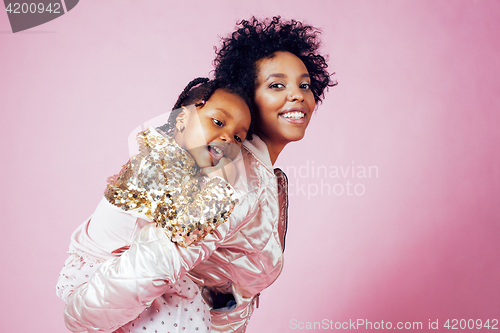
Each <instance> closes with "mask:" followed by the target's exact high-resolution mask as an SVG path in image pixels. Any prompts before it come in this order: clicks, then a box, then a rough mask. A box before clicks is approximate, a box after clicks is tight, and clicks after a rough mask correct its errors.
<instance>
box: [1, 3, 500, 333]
mask: <svg viewBox="0 0 500 333" xmlns="http://www.w3.org/2000/svg"><path fill="white" fill-rule="evenodd" d="M277 14H279V15H282V16H283V17H286V18H296V19H298V20H303V21H305V22H307V23H310V24H313V25H315V26H318V27H320V28H322V30H323V31H324V33H323V41H324V52H325V53H328V54H329V56H330V62H329V63H330V67H331V69H332V70H333V71H335V72H336V73H337V74H336V79H337V80H338V81H339V85H338V86H337V87H335V88H333V89H330V92H329V93H327V97H326V100H325V101H324V103H323V104H322V105H321V106H320V107H319V109H318V111H317V113H316V114H315V116H314V117H313V119H312V122H311V125H310V128H309V129H308V133H307V136H306V138H305V139H304V140H302V141H301V142H299V143H294V144H291V145H289V146H288V147H287V148H286V150H285V151H284V152H283V153H282V155H281V156H280V158H279V160H278V163H277V166H281V167H282V168H283V169H284V170H285V171H286V170H287V168H288V173H289V178H290V183H291V184H292V186H291V188H290V203H291V207H290V211H289V213H290V218H289V231H288V237H287V243H286V251H285V259H286V262H285V268H284V270H283V273H282V275H281V277H280V278H279V279H278V280H277V281H276V282H275V284H273V285H272V286H271V287H270V288H269V289H268V290H266V291H265V292H264V293H263V294H262V296H261V301H260V307H259V309H257V310H256V311H255V314H254V316H253V318H252V320H251V323H250V326H249V328H248V332H291V331H296V330H295V329H293V326H292V325H291V321H292V320H296V322H297V323H298V322H303V323H306V322H314V321H321V320H323V319H327V320H328V321H330V320H332V321H333V322H334V323H335V322H344V321H349V320H352V321H356V320H357V319H364V320H368V321H371V322H381V321H382V320H383V321H384V322H387V321H391V322H392V323H393V325H396V323H397V322H407V321H409V322H414V321H420V322H422V323H423V325H424V330H422V331H427V329H426V328H427V327H428V322H429V319H430V320H431V321H435V320H437V319H438V320H439V326H440V327H441V328H442V325H443V324H444V323H445V320H446V319H448V318H449V319H453V318H456V319H482V320H483V322H484V321H486V319H490V320H491V319H493V318H496V319H500V286H499V281H500V269H499V259H500V242H499V237H498V236H499V232H500V204H499V201H500V171H499V170H500V153H499V143H500V141H499V140H500V131H499V126H500V112H499V111H500V99H499V96H500V56H499V54H500V52H499V51H500V23H499V22H500V2H499V1H496V0H481V1H472V0H470V1H466V0H461V1H409V0H397V1H368V0H364V1H347V0H344V1H337V0H335V1H311V2H305V1H290V0H287V1H254V2H250V1H245V2H243V1H188V2H180V1H177V2H172V1H170V2H169V3H167V2H165V1H161V2H160V1H144V2H137V1H134V2H132V1H123V0H122V1H118V0H113V1H111V0H109V1H81V2H80V3H79V4H78V5H77V6H76V7H75V8H74V9H73V10H72V11H71V12H69V13H68V14H66V15H63V16H62V17H60V18H58V19H56V20H54V21H52V22H49V23H47V24H44V25H42V26H39V27H36V28H33V29H31V30H28V31H26V32H22V33H17V34H12V33H11V32H10V26H9V23H8V20H7V15H6V13H5V12H3V11H2V12H0V48H1V51H0V60H1V62H0V80H1V81H0V82H1V83H0V84H1V87H0V88H1V90H0V91H1V93H0V94H1V95H0V96H1V99H0V107H1V115H2V123H1V128H2V131H1V135H2V140H1V143H0V145H1V147H2V148H1V149H2V150H1V151H2V155H3V157H2V163H1V166H0V168H1V173H0V174H1V184H2V185H1V188H2V195H1V198H2V200H1V202H2V206H1V207H2V212H3V214H2V215H3V220H4V222H3V223H2V225H3V232H2V233H1V236H0V237H1V239H0V253H1V254H0V256H1V257H0V258H1V259H0V260H1V261H0V267H1V272H2V274H1V275H2V278H1V284H0V295H1V297H0V302H1V303H0V306H1V310H2V311H1V312H0V331H1V332H16V333H17V332H30V333H31V332H51V333H62V332H67V331H66V328H65V326H64V323H63V318H62V310H63V302H62V301H61V300H59V299H58V298H57V297H56V296H55V291H54V286H55V283H56V280H57V277H58V273H59V270H60V268H61V266H62V264H63V262H64V260H65V258H66V256H67V255H66V250H67V246H68V243H69V237H70V234H71V232H72V231H73V230H74V229H75V228H76V227H77V226H78V225H79V224H80V223H81V222H82V221H83V220H84V219H85V218H87V217H88V216H89V215H90V214H91V213H92V211H93V209H94V208H95V206H96V204H97V202H98V201H99V199H100V197H101V195H102V192H103V190H104V186H105V180H106V178H107V177H108V176H109V175H111V174H113V173H116V172H117V171H119V169H120V167H121V165H122V164H123V163H124V162H125V161H126V159H127V156H128V147H127V139H128V135H129V133H130V132H131V131H132V130H133V129H134V128H136V127H137V126H138V125H139V124H141V123H143V122H144V121H147V120H148V119H151V118H153V117H155V116H157V115H159V114H161V113H163V112H166V111H167V110H169V109H170V108H171V106H172V105H173V103H174V101H175V99H176V96H177V95H178V94H179V92H180V91H181V89H182V88H183V87H184V85H185V84H186V83H187V82H188V81H189V80H191V79H192V78H194V77H196V76H204V75H207V73H208V72H209V71H210V70H211V69H212V65H211V61H212V59H213V57H214V51H213V46H214V45H218V40H219V36H223V35H226V34H228V33H229V32H231V31H232V30H233V28H234V25H235V22H236V21H237V20H239V19H241V18H248V17H250V15H257V16H260V17H264V16H272V15H277ZM318 166H323V167H326V168H328V170H329V174H327V175H325V174H324V173H322V174H321V175H320V177H318V175H317V172H316V171H317V169H315V168H317V167H318ZM353 166H355V167H356V169H355V170H356V171H358V170H360V168H362V167H366V168H367V167H369V166H372V167H376V169H377V170H378V177H377V174H375V173H372V175H371V178H368V177H367V178H360V177H358V175H357V173H355V174H354V177H353V174H352V173H351V169H349V171H348V172H347V173H345V176H343V175H342V173H341V172H340V171H339V177H338V178H333V177H330V176H331V175H333V173H332V174H330V171H331V170H333V169H334V168H335V167H337V168H338V169H339V170H340V168H341V167H342V168H343V170H344V171H347V168H348V167H349V168H352V167H353ZM294 167H295V169H294ZM301 167H302V168H301ZM372 170H375V169H374V168H372ZM294 171H296V172H294ZM313 171H314V172H315V173H314V176H313V174H312V172H313ZM294 173H295V174H294ZM347 182H349V183H350V184H352V187H351V188H350V193H351V194H352V193H353V189H354V185H356V184H361V185H358V186H357V187H356V189H357V190H358V194H359V193H361V190H362V189H364V193H363V194H362V195H357V194H353V195H348V193H347V185H346V184H347ZM321 184H323V190H324V192H323V194H321V192H320V188H321ZM324 184H328V185H330V186H332V187H334V188H335V189H336V193H337V194H339V193H340V190H341V189H342V188H344V193H342V194H341V195H335V194H332V193H330V194H328V193H327V192H326V191H327V188H326V185H324ZM336 184H339V185H336ZM335 186H336V187H335ZM343 186H344V187H343ZM315 189H316V190H317V191H318V192H317V193H315ZM457 327H458V326H457ZM497 327H499V326H497ZM443 330H444V329H443ZM317 331H319V330H317ZM361 331H363V329H361Z"/></svg>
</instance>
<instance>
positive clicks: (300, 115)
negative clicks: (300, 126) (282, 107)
mask: <svg viewBox="0 0 500 333" xmlns="http://www.w3.org/2000/svg"><path fill="white" fill-rule="evenodd" d="M281 116H282V117H283V118H293V119H300V118H304V117H305V116H306V115H305V114H304V113H303V112H300V111H295V112H287V113H283V114H282V115H281Z"/></svg>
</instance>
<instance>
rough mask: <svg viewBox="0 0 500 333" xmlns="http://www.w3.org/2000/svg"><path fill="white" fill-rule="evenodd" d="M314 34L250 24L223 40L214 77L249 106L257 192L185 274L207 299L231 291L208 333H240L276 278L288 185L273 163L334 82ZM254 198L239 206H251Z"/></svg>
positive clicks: (252, 180)
mask: <svg viewBox="0 0 500 333" xmlns="http://www.w3.org/2000/svg"><path fill="white" fill-rule="evenodd" d="M317 36H318V31H317V30H316V29H315V28H313V27H311V26H308V25H303V24H302V23H300V22H297V21H290V22H281V20H280V18H279V17H274V18H273V19H272V20H271V21H262V22H259V20H257V19H255V18H252V20H250V21H242V22H241V23H240V24H239V28H238V29H237V30H236V31H235V32H233V33H232V34H231V35H230V37H228V38H226V39H224V40H223V45H222V48H221V49H220V50H219V51H218V54H217V58H216V59H215V64H216V69H215V76H216V78H218V77H225V78H228V77H229V78H231V80H232V82H233V84H234V85H238V86H241V87H243V88H244V89H245V90H246V91H247V93H248V94H249V96H250V98H251V99H252V100H253V102H254V107H255V110H256V114H255V116H256V120H255V133H256V134H257V135H254V136H253V139H252V140H247V141H246V142H244V144H243V146H244V149H243V160H244V161H245V165H246V170H252V171H253V172H248V171H247V181H248V184H250V188H251V189H252V190H254V192H258V194H257V195H256V196H255V200H256V205H257V211H256V212H252V211H249V212H247V215H246V216H245V217H241V216H233V218H239V219H241V220H242V221H243V223H240V226H239V229H238V231H237V232H236V233H235V234H234V235H232V236H231V237H230V238H229V239H226V240H225V241H223V242H222V243H221V244H220V245H219V247H218V248H217V249H216V250H215V252H214V253H213V254H212V255H211V256H210V258H208V260H205V261H203V262H201V263H200V264H199V265H197V266H196V267H194V269H192V270H191V271H190V272H189V273H188V275H189V276H191V277H192V278H193V280H194V281H195V282H196V283H197V284H198V285H200V286H204V287H205V288H209V289H211V290H215V291H216V293H215V292H212V293H211V295H216V296H218V297H219V298H220V299H222V300H224V301H225V300H227V299H231V298H232V297H231V296H222V295H220V293H222V294H224V293H228V291H230V292H231V294H232V295H233V296H234V298H235V299H236V302H237V306H236V309H235V310H233V311H227V310H228V309H227V307H225V308H223V310H222V311H221V309H212V310H211V313H212V330H213V331H216V332H244V331H245V328H246V325H247V324H248V321H249V319H250V315H251V314H252V311H253V307H254V303H255V302H256V301H257V302H258V296H259V293H260V292H261V291H262V290H263V289H265V288H267V287H268V286H269V285H270V284H271V283H273V281H274V280H275V279H276V278H277V277H278V275H279V274H280V272H281V269H282V263H283V255H282V252H283V250H284V248H285V233H286V227H287V212H286V210H287V205H288V203H287V197H286V187H287V184H286V176H285V175H284V173H283V172H282V171H281V170H279V169H275V170H273V167H272V165H273V164H274V163H275V162H276V160H277V158H278V156H279V154H280V152H281V151H282V150H283V148H284V147H285V146H286V145H287V144H288V143H290V142H293V141H297V140H300V139H302V138H303V136H304V134H305V130H306V128H307V125H308V124H309V121H310V119H311V116H312V113H313V111H314V108H315V106H316V104H317V103H318V102H320V101H321V98H322V97H323V92H324V90H325V88H327V87H329V86H334V85H335V84H336V82H334V81H332V80H331V78H330V74H329V73H328V72H327V71H326V68H327V64H326V61H325V59H324V57H322V56H321V55H320V54H319V53H318V52H317V51H318V48H319V45H320V44H319V40H318V38H317ZM252 199H253V198H247V199H245V200H244V201H243V203H242V204H241V205H243V206H251V205H254V207H255V203H254V200H252ZM241 208H242V207H237V209H235V213H239V212H240V211H241ZM233 214H234V213H233ZM253 214H255V215H253ZM230 220H231V218H230ZM224 289H225V291H224ZM216 298H217V297H216ZM233 306H234V304H233Z"/></svg>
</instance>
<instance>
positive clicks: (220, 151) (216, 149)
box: [211, 146, 222, 154]
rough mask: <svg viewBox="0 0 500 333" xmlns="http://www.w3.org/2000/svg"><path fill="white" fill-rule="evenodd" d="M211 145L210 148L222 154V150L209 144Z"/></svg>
mask: <svg viewBox="0 0 500 333" xmlns="http://www.w3.org/2000/svg"><path fill="white" fill-rule="evenodd" d="M211 147H212V149H213V150H215V152H216V153H217V154H222V150H220V149H219V148H217V147H214V146H211Z"/></svg>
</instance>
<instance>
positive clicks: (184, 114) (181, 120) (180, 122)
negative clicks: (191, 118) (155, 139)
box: [175, 106, 189, 133]
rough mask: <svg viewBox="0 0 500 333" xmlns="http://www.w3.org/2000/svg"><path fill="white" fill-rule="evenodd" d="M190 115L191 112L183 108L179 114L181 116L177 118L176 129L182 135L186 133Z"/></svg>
mask: <svg viewBox="0 0 500 333" xmlns="http://www.w3.org/2000/svg"><path fill="white" fill-rule="evenodd" d="M188 113H189V110H188V109H186V107H184V106H183V107H182V110H181V112H179V114H178V115H177V117H176V118H175V128H176V129H177V131H178V132H181V133H182V131H184V128H185V127H186V123H187V118H188Z"/></svg>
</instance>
